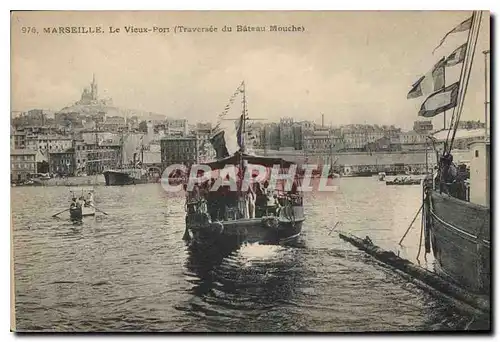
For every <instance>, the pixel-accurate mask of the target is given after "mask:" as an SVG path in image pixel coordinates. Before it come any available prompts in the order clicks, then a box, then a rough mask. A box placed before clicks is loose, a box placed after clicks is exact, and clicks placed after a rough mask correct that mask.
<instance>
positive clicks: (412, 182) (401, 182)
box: [385, 178, 422, 185]
mask: <svg viewBox="0 0 500 342" xmlns="http://www.w3.org/2000/svg"><path fill="white" fill-rule="evenodd" d="M421 183H422V180H421V179H415V178H401V179H399V178H395V179H394V180H391V181H386V182H385V185H420V184H421Z"/></svg>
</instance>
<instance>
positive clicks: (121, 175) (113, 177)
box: [103, 171, 148, 186]
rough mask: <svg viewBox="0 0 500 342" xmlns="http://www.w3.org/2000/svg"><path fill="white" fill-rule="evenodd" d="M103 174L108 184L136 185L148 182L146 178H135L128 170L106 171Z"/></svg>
mask: <svg viewBox="0 0 500 342" xmlns="http://www.w3.org/2000/svg"><path fill="white" fill-rule="evenodd" d="M103 175H104V180H105V182H106V185H107V186H118V185H135V184H144V183H147V182H148V180H147V179H146V178H135V177H132V176H130V175H129V174H128V173H126V172H117V171H105V172H103Z"/></svg>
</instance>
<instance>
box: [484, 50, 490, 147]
mask: <svg viewBox="0 0 500 342" xmlns="http://www.w3.org/2000/svg"><path fill="white" fill-rule="evenodd" d="M483 54H484V141H486V142H487V141H488V106H489V104H490V102H489V101H488V55H489V54H490V50H485V51H483Z"/></svg>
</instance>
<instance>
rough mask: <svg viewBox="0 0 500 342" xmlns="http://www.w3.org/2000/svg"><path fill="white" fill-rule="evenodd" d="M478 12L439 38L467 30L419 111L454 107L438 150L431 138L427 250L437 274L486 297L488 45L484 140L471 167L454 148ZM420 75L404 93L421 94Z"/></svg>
mask: <svg viewBox="0 0 500 342" xmlns="http://www.w3.org/2000/svg"><path fill="white" fill-rule="evenodd" d="M481 18H482V13H481V12H477V11H474V12H473V14H472V16H471V17H469V18H468V19H466V20H465V21H463V22H462V23H461V24H460V25H458V26H457V27H455V28H454V29H453V30H452V31H450V32H449V33H448V34H447V35H446V36H445V37H444V38H443V40H442V42H441V44H442V43H443V41H444V40H445V39H446V38H447V36H449V35H450V34H452V33H457V32H467V33H468V37H467V41H466V42H465V44H463V45H461V46H458V47H457V48H456V50H455V51H454V52H453V53H452V54H450V55H449V56H448V57H444V58H442V59H441V60H440V61H439V62H438V63H437V64H436V66H435V67H434V69H433V70H434V72H433V74H432V76H431V78H434V80H433V83H434V85H436V84H439V87H437V88H436V89H434V92H431V94H430V95H429V96H428V98H427V99H426V100H425V101H424V103H423V104H422V106H421V109H420V112H419V115H420V116H424V117H434V116H435V115H437V114H441V113H445V114H446V110H450V109H453V114H452V119H451V124H450V126H449V128H446V115H445V116H444V118H445V120H444V122H445V125H444V127H445V130H448V136H447V138H446V141H445V143H444V145H443V147H442V150H439V149H438V148H437V147H436V146H435V142H436V139H434V138H433V137H431V138H430V141H431V143H432V146H433V147H434V152H435V154H436V159H437V162H438V168H437V172H436V174H434V175H430V174H429V175H428V176H427V177H426V180H425V181H424V183H423V187H424V189H423V191H424V203H423V205H424V211H423V221H424V233H425V249H426V253H430V252H431V251H432V253H433V255H434V259H435V270H436V271H437V272H438V273H439V274H440V275H441V276H443V277H444V278H446V279H448V280H449V281H451V282H453V283H455V284H457V285H459V286H460V287H462V288H464V289H466V290H467V291H470V292H471V293H474V294H478V295H483V296H484V298H485V299H486V300H487V301H489V300H490V285H491V237H490V228H491V226H490V225H491V223H490V215H491V212H490V199H489V196H490V190H489V189H490V142H489V139H488V129H487V127H488V126H487V123H488V107H489V101H488V92H487V88H488V85H487V79H488V78H487V77H488V75H487V69H488V68H487V65H488V63H487V61H488V56H489V53H490V52H489V50H486V51H483V54H484V58H485V68H484V69H485V70H484V72H485V100H484V106H485V108H484V111H485V113H484V114H485V133H484V139H483V140H480V141H475V142H472V143H470V144H469V150H470V158H469V160H470V173H468V172H467V170H466V168H465V165H459V166H457V161H454V160H453V153H452V152H453V143H454V139H455V135H456V132H457V129H458V123H459V122H460V117H461V114H462V110H463V104H464V101H465V97H466V94H467V86H468V81H469V77H470V74H471V71H472V66H473V60H474V53H475V52H476V51H475V50H476V48H477V39H478V35H479V29H480V27H481ZM457 64H461V65H462V69H461V72H460V78H459V80H458V82H456V83H453V84H452V85H449V86H446V84H445V83H444V72H445V70H446V68H447V67H449V66H453V65H457ZM436 70H437V71H436ZM426 77H428V76H426ZM423 79H424V77H422V78H421V79H420V80H419V81H418V82H417V83H415V84H414V85H413V88H412V90H411V91H410V93H409V94H408V97H409V98H411V97H418V96H421V95H422V86H421V84H420V83H422V80H423ZM461 166H464V167H461ZM469 174H470V176H469ZM469 177H470V179H468V178H469Z"/></svg>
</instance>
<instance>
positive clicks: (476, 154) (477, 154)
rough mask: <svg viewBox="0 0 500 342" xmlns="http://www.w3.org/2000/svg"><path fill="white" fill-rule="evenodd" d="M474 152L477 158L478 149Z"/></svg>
mask: <svg viewBox="0 0 500 342" xmlns="http://www.w3.org/2000/svg"><path fill="white" fill-rule="evenodd" d="M474 154H475V156H476V158H478V157H479V151H478V150H476V151H475V152H474Z"/></svg>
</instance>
